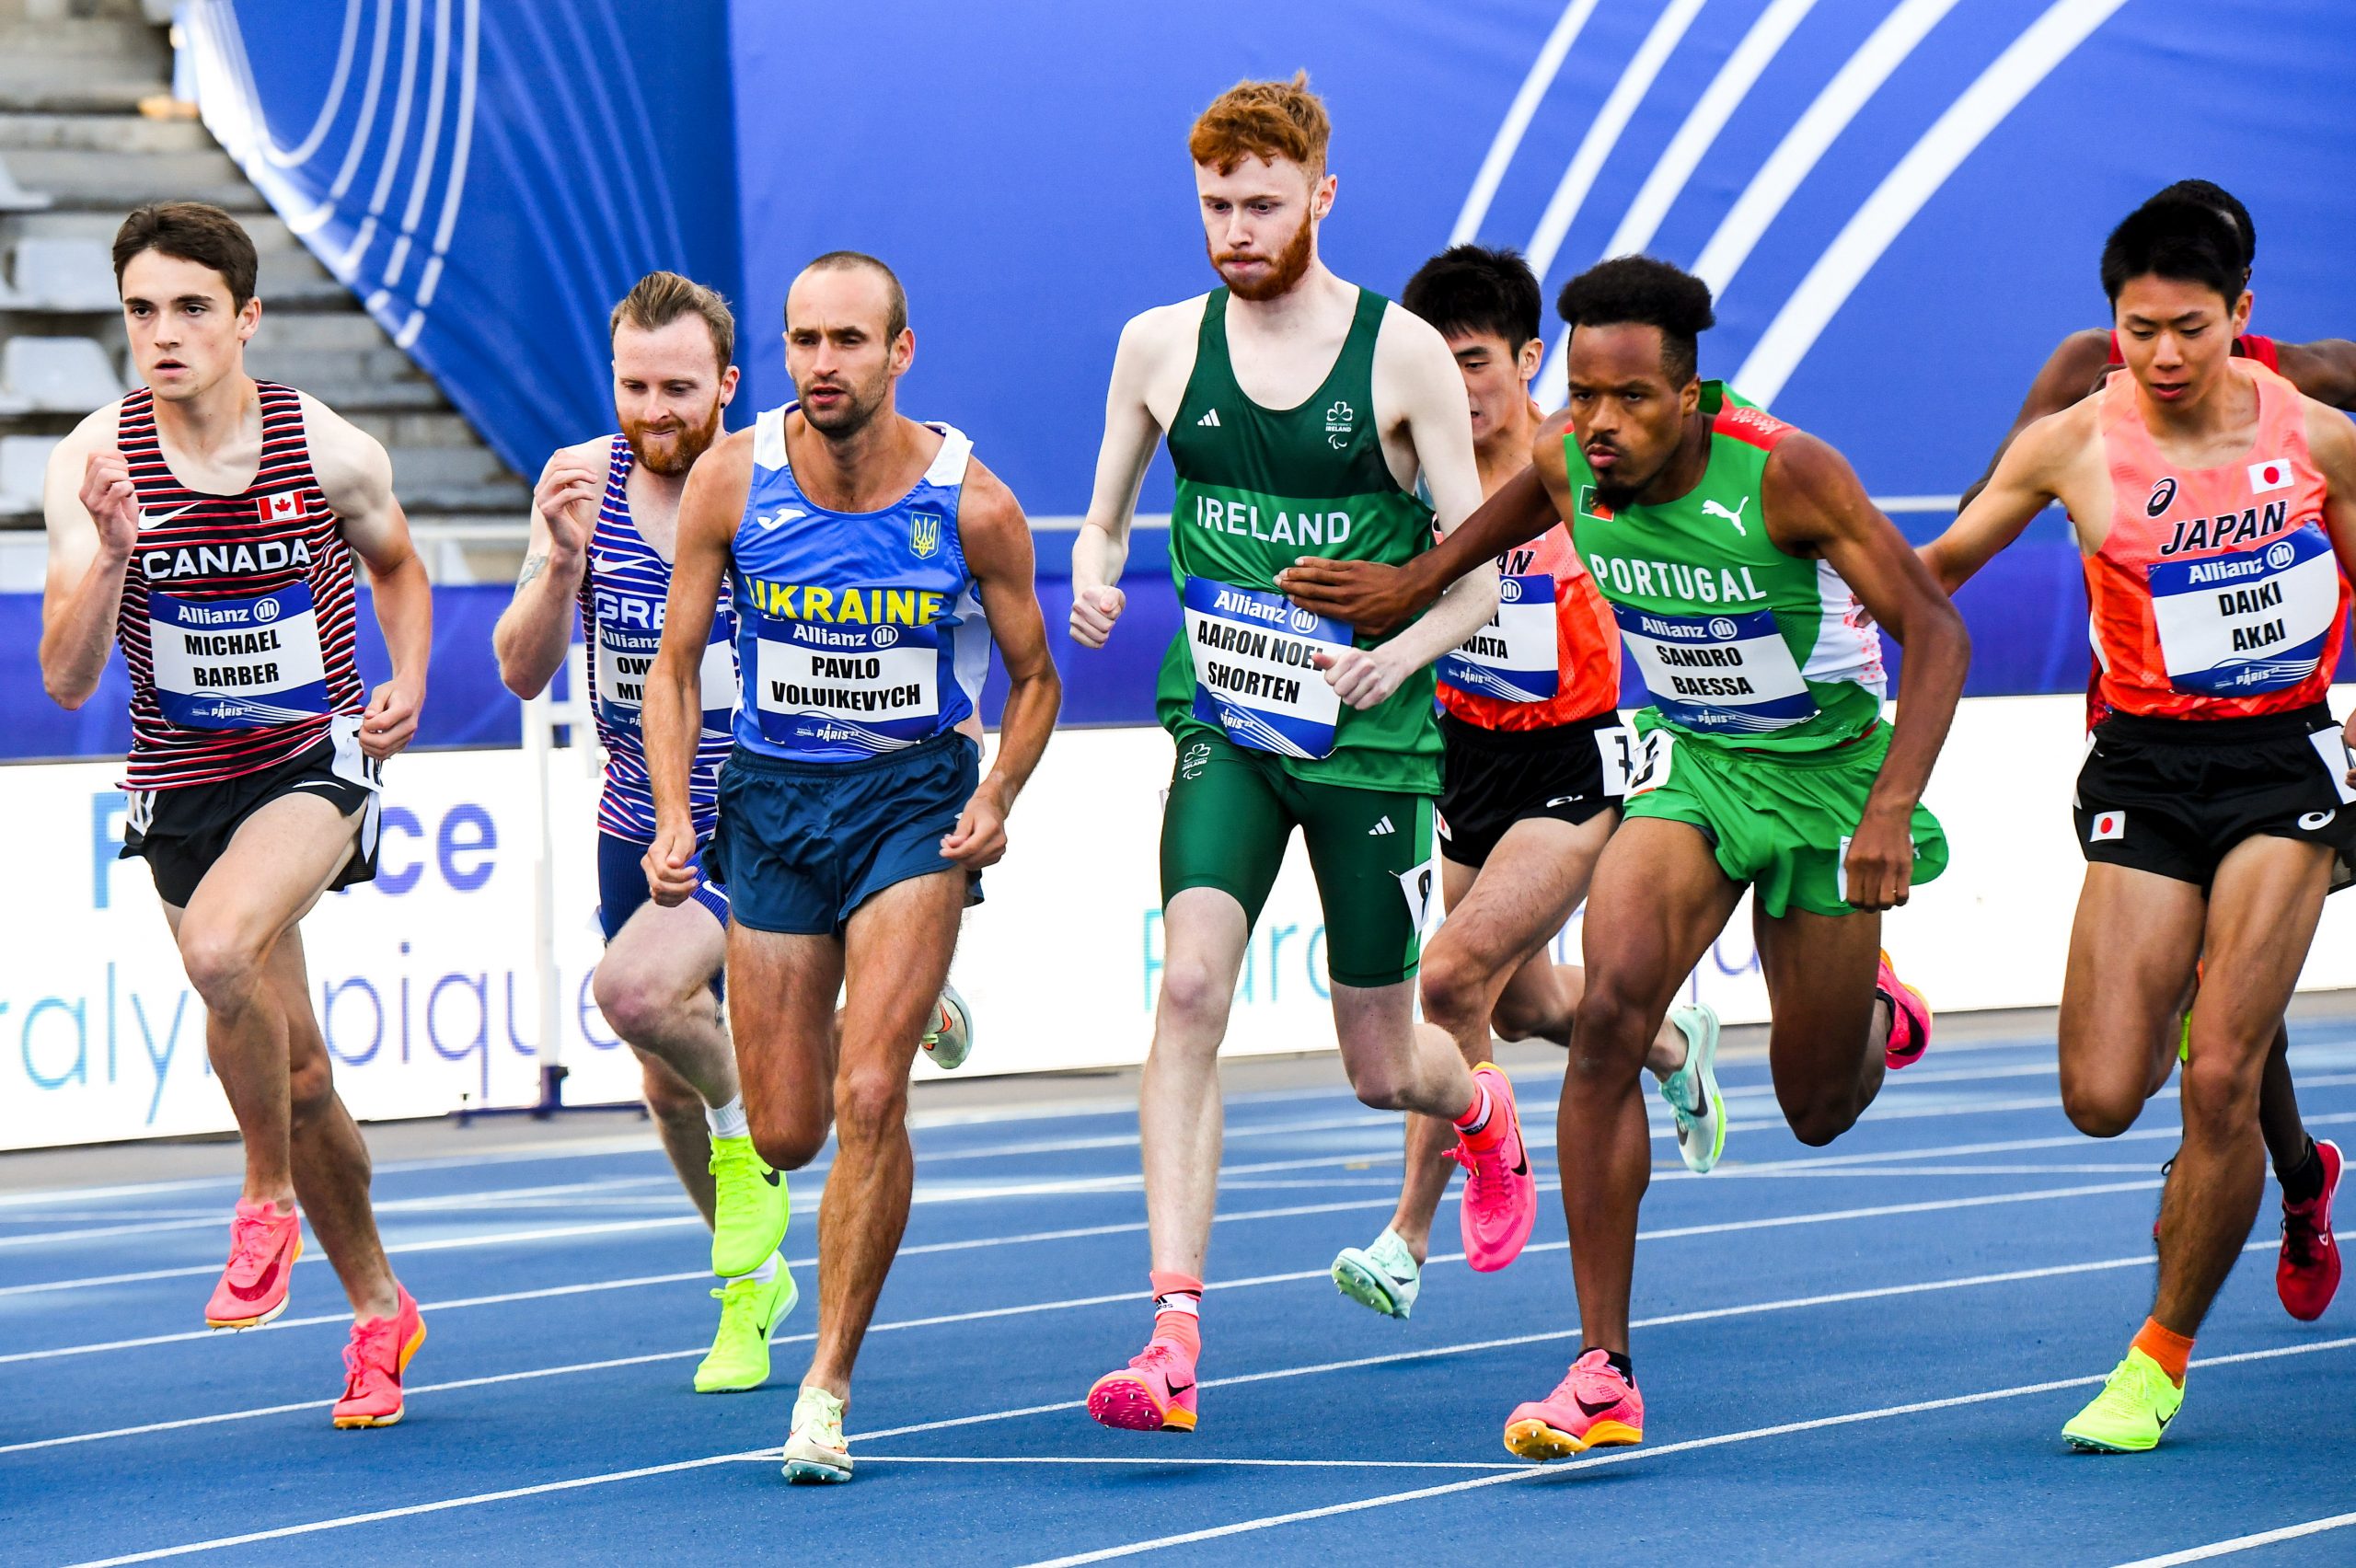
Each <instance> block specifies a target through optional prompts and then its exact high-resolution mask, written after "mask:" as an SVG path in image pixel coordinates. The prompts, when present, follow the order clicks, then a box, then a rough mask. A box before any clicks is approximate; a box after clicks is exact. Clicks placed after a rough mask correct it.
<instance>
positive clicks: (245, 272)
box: [114, 202, 260, 310]
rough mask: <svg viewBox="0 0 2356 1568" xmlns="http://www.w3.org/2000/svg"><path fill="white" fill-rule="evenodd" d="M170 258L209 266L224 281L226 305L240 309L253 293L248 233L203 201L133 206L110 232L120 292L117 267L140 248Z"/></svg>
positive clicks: (253, 269)
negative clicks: (120, 224) (118, 225)
mask: <svg viewBox="0 0 2356 1568" xmlns="http://www.w3.org/2000/svg"><path fill="white" fill-rule="evenodd" d="M147 250H153V251H155V252H156V253H157V254H159V255H163V256H173V257H177V258H179V259H180V260H182V261H193V262H195V263H196V264H197V265H198V266H200V267H210V268H212V269H213V270H214V271H216V272H218V273H220V274H221V279H222V281H223V282H225V283H227V284H228V285H229V305H230V308H232V309H234V310H243V309H244V308H245V307H246V301H248V300H249V299H251V298H253V297H254V274H255V273H256V272H257V271H260V261H259V260H258V259H256V257H255V256H254V240H253V236H251V235H249V234H248V233H247V232H246V230H245V225H242V224H240V223H238V222H237V219H235V218H233V217H231V216H230V215H229V214H228V213H225V212H223V211H222V210H221V209H220V208H218V207H215V206H214V205H212V204H211V203H210V202H148V203H147V204H146V205H145V206H144V207H133V209H132V210H131V215H130V216H129V217H127V218H125V219H123V220H122V226H121V228H119V229H117V230H115V231H114V287H115V292H116V293H117V294H121V292H122V270H123V269H124V268H125V267H128V266H130V265H131V259H132V258H133V257H134V256H137V255H139V254H140V253H141V252H142V251H147Z"/></svg>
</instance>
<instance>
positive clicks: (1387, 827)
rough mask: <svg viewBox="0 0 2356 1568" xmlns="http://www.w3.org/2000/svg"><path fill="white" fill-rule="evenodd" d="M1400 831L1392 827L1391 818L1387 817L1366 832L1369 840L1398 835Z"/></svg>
mask: <svg viewBox="0 0 2356 1568" xmlns="http://www.w3.org/2000/svg"><path fill="white" fill-rule="evenodd" d="M1398 831H1399V830H1398V829H1397V828H1395V827H1393V826H1392V825H1391V819H1390V817H1388V816H1385V817H1384V818H1383V819H1382V820H1381V821H1380V822H1379V823H1376V824H1374V825H1373V826H1372V827H1369V828H1368V829H1367V830H1366V836H1368V837H1369V838H1380V837H1381V836H1383V835H1385V834H1389V833H1396V832H1398Z"/></svg>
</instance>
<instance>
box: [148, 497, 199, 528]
mask: <svg viewBox="0 0 2356 1568" xmlns="http://www.w3.org/2000/svg"><path fill="white" fill-rule="evenodd" d="M203 504H204V502H201V501H191V502H189V503H188V504H187V505H186V506H181V507H175V508H174V509H173V510H171V511H169V512H142V513H140V514H139V525H140V526H141V527H142V528H146V527H151V526H153V525H156V524H158V523H169V522H170V521H171V520H172V519H173V518H175V517H178V516H179V514H180V513H183V512H194V511H195V510H196V509H197V508H198V507H200V506H202V505H203Z"/></svg>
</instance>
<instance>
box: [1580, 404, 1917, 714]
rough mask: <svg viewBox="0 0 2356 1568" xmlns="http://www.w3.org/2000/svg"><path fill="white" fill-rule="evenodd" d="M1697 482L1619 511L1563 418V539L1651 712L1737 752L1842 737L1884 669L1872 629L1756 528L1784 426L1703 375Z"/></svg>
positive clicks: (1850, 600)
mask: <svg viewBox="0 0 2356 1568" xmlns="http://www.w3.org/2000/svg"><path fill="white" fill-rule="evenodd" d="M1702 411H1703V413H1704V414H1706V415H1707V416H1709V418H1710V464H1709V467H1708V468H1707V469H1705V470H1704V471H1703V475H1702V482H1701V483H1699V484H1697V485H1695V486H1694V487H1693V488H1692V490H1689V491H1688V492H1686V493H1685V494H1684V495H1681V496H1679V497H1677V498H1676V499H1675V500H1674V501H1667V502H1657V503H1649V504H1646V505H1642V506H1630V507H1626V508H1623V509H1622V510H1619V511H1617V512H1615V511H1613V510H1612V509H1611V507H1609V506H1607V505H1605V504H1604V503H1603V502H1601V501H1600V500H1598V499H1597V492H1596V482H1595V471H1594V470H1593V469H1592V468H1590V467H1588V463H1587V457H1586V455H1585V454H1583V453H1582V452H1580V450H1579V444H1578V439H1577V436H1576V432H1570V431H1565V432H1564V437H1563V449H1564V452H1565V455H1566V457H1567V459H1568V462H1569V467H1570V481H1571V493H1572V496H1573V498H1574V500H1575V502H1576V513H1577V514H1576V516H1575V517H1574V518H1573V519H1572V543H1573V545H1574V546H1575V547H1576V549H1577V550H1578V552H1579V556H1580V559H1583V560H1585V561H1586V563H1587V569H1588V572H1589V574H1590V575H1592V576H1593V577H1594V579H1595V585H1596V587H1597V588H1598V589H1600V591H1601V592H1602V594H1603V596H1604V597H1605V598H1606V599H1607V600H1609V601H1610V602H1611V610H1612V614H1613V616H1614V617H1616V618H1617V619H1618V620H1619V623H1620V631H1621V637H1622V640H1623V641H1624V642H1625V643H1626V645H1627V649H1628V653H1629V656H1630V658H1631V659H1632V660H1634V663H1635V665H1636V668H1637V669H1638V671H1639V672H1641V673H1642V674H1643V676H1644V680H1645V686H1646V689H1647V690H1648V691H1649V692H1650V693H1651V694H1652V698H1653V704H1654V706H1653V709H1652V710H1651V713H1650V714H1649V715H1647V717H1650V718H1653V719H1655V720H1656V721H1657V722H1658V723H1660V724H1662V725H1665V726H1667V727H1668V728H1669V729H1670V730H1672V731H1674V732H1676V733H1677V734H1678V736H1679V737H1680V738H1691V739H1695V740H1703V741H1711V742H1716V743H1718V744H1723V745H1727V746H1738V747H1741V748H1743V749H1744V750H1748V751H1761V752H1774V753H1778V754H1784V753H1802V752H1812V751H1822V750H1825V749H1827V748H1829V747H1833V746H1839V745H1843V744H1847V743H1849V742H1851V741H1854V740H1855V739H1856V738H1857V737H1858V736H1860V735H1862V734H1864V733H1865V732H1867V731H1868V730H1870V729H1872V728H1873V726H1874V724H1875V723H1876V722H1877V721H1878V720H1879V719H1880V717H1881V705H1882V698H1883V696H1884V694H1885V692H1886V691H1887V689H1888V679H1887V677H1886V675H1885V674H1884V673H1883V668H1882V658H1881V640H1880V636H1879V634H1878V633H1877V632H1876V630H1875V629H1874V628H1873V626H1872V624H1871V623H1870V621H1869V619H1868V618H1867V617H1866V616H1865V611H1864V609H1863V608H1862V607H1861V606H1860V605H1858V603H1857V600H1856V596H1855V595H1854V594H1852V593H1851V592H1850V591H1849V585H1848V584H1847V583H1846V582H1842V581H1841V575H1840V573H1838V572H1836V571H1833V570H1832V568H1831V565H1830V564H1828V563H1827V562H1824V561H1821V560H1811V559H1803V558H1801V557H1798V556H1792V555H1786V554H1784V552H1783V551H1782V550H1780V549H1778V548H1775V544H1774V541H1773V540H1772V539H1770V538H1769V537H1768V536H1767V525H1766V523H1765V522H1764V520H1763V519H1762V518H1761V515H1760V510H1759V508H1760V504H1761V503H1760V500H1759V485H1760V478H1761V475H1762V474H1764V472H1765V471H1766V467H1767V455H1768V454H1769V453H1770V452H1772V451H1773V450H1774V448H1775V445H1776V444H1777V443H1778V442H1780V441H1782V440H1783V439H1784V437H1785V436H1786V435H1789V434H1791V433H1792V430H1793V427H1792V426H1790V425H1788V424H1785V423H1784V421H1781V420H1779V419H1776V418H1775V417H1774V416H1773V415H1772V414H1770V413H1768V412H1767V411H1766V410H1765V409H1760V408H1756V407H1754V406H1752V405H1751V404H1750V403H1747V402H1745V401H1744V400H1743V399H1742V398H1739V397H1738V396H1736V395H1735V394H1734V393H1732V392H1730V391H1729V390H1727V387H1726V386H1725V385H1724V384H1723V383H1721V382H1716V381H1705V382H1703V384H1702Z"/></svg>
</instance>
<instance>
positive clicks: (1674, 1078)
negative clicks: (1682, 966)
mask: <svg viewBox="0 0 2356 1568" xmlns="http://www.w3.org/2000/svg"><path fill="white" fill-rule="evenodd" d="M1669 1022H1671V1023H1673V1024H1675V1025H1676V1026H1677V1032H1679V1033H1680V1034H1682V1035H1684V1036H1685V1045H1686V1050H1685V1065H1684V1066H1681V1067H1680V1068H1678V1069H1677V1070H1676V1071H1675V1072H1673V1073H1671V1074H1669V1076H1668V1077H1667V1078H1663V1079H1661V1080H1660V1097H1661V1098H1662V1099H1663V1100H1666V1101H1669V1111H1670V1112H1671V1113H1673V1114H1674V1115H1675V1116H1676V1117H1677V1152H1678V1155H1679V1157H1680V1158H1681V1159H1683V1160H1684V1161H1685V1169H1686V1170H1691V1171H1692V1172H1693V1174H1694V1175H1696V1176H1706V1175H1708V1174H1709V1173H1710V1172H1711V1171H1712V1170H1715V1169H1716V1168H1717V1163H1718V1159H1719V1157H1720V1156H1722V1155H1724V1154H1725V1153H1726V1151H1727V1097H1726V1096H1725V1095H1724V1094H1722V1093H1720V1092H1719V1090H1718V1014H1717V1010H1716V1009H1714V1008H1711V1007H1709V1006H1706V1005H1705V1004H1703V1003H1699V1002H1696V1003H1695V1004H1694V1005H1693V1006H1692V1007H1690V1008H1679V1009H1677V1010H1676V1011H1675V1012H1673V1013H1670V1014H1669Z"/></svg>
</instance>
